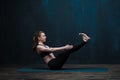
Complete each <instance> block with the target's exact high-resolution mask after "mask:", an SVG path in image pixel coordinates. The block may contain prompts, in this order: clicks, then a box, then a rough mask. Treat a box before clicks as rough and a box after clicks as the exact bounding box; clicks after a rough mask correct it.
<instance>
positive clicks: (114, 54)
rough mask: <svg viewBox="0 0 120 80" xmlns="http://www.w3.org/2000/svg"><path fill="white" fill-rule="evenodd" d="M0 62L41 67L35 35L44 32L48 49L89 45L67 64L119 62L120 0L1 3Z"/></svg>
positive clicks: (12, 0)
mask: <svg viewBox="0 0 120 80" xmlns="http://www.w3.org/2000/svg"><path fill="white" fill-rule="evenodd" d="M0 19H1V21H0V34H1V38H0V50H1V52H0V63H1V64H38V63H43V62H42V61H41V58H40V57H39V56H38V55H37V54H36V53H34V52H33V51H32V37H33V34H34V32H36V31H39V30H42V31H44V32H45V33H46V35H47V43H46V44H48V45H49V46H63V45H65V44H68V43H69V44H77V43H80V42H81V37H80V36H79V35H78V33H79V32H85V33H87V34H88V35H89V36H91V40H90V41H89V43H88V44H87V45H86V46H84V47H83V48H81V50H79V51H78V52H75V53H74V54H72V55H71V56H70V58H69V59H68V62H67V63H79V64H93V63H95V64H115V63H120V0H1V3H0Z"/></svg>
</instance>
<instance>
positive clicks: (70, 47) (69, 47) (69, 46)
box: [65, 44, 73, 50]
mask: <svg viewBox="0 0 120 80" xmlns="http://www.w3.org/2000/svg"><path fill="white" fill-rule="evenodd" d="M72 48H73V45H69V44H67V45H65V49H66V50H69V49H72Z"/></svg>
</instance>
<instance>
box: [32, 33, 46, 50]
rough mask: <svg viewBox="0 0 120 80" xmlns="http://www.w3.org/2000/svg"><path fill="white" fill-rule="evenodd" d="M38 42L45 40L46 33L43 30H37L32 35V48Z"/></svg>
mask: <svg viewBox="0 0 120 80" xmlns="http://www.w3.org/2000/svg"><path fill="white" fill-rule="evenodd" d="M39 42H42V43H45V42H46V35H45V33H44V32H43V31H37V32H36V33H35V35H34V37H33V49H35V48H36V46H37V45H38V43H39Z"/></svg>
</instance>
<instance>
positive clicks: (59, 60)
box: [48, 42, 86, 70]
mask: <svg viewBox="0 0 120 80" xmlns="http://www.w3.org/2000/svg"><path fill="white" fill-rule="evenodd" d="M85 44H86V42H82V43H81V44H79V45H76V46H73V48H72V49H71V50H67V51H65V52H63V53H61V54H59V55H58V56H57V57H56V58H55V59H53V60H51V61H50V62H48V66H49V68H50V69H54V70H58V69H61V68H62V66H63V64H64V63H65V62H66V61H67V59H68V57H69V55H70V54H71V53H73V52H75V51H77V50H79V49H80V48H81V47H83V46H84V45H85Z"/></svg>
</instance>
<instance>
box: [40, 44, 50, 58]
mask: <svg viewBox="0 0 120 80" xmlns="http://www.w3.org/2000/svg"><path fill="white" fill-rule="evenodd" d="M38 45H41V46H44V47H47V46H46V45H42V44H38ZM49 54H50V52H40V54H39V55H40V56H41V57H42V58H44V57H45V56H47V55H49Z"/></svg>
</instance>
